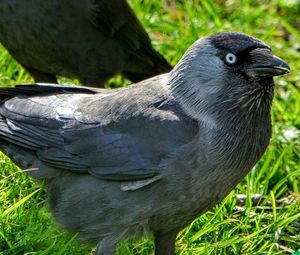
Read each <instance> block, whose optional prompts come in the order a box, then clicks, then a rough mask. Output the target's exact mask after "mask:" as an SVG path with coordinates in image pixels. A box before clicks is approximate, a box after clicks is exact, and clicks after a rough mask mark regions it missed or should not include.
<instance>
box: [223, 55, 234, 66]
mask: <svg viewBox="0 0 300 255" xmlns="http://www.w3.org/2000/svg"><path fill="white" fill-rule="evenodd" d="M225 61H226V63H227V64H229V65H234V64H235V63H236V61H237V57H236V55H234V54H232V53H227V54H226V56H225Z"/></svg>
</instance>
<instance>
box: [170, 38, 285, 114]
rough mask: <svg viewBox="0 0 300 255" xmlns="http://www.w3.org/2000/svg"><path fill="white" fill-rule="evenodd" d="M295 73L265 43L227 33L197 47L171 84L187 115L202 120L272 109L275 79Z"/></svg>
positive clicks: (172, 75) (175, 72)
mask: <svg viewBox="0 0 300 255" xmlns="http://www.w3.org/2000/svg"><path fill="white" fill-rule="evenodd" d="M289 70H290V68H289V66H288V65H287V64H286V63H285V62H284V61H283V60H281V59H280V58H278V57H276V56H275V55H273V53H272V50H271V48H270V47H269V46H268V45H266V44H265V43H264V42H262V41H260V40H258V39H256V38H253V37H251V36H248V35H245V34H241V33H229V32H223V33H217V34H214V35H211V36H208V37H205V38H203V39H200V40H198V41H196V42H195V43H194V44H193V45H192V46H191V47H190V48H189V49H188V50H187V52H186V53H185V54H184V56H183V57H182V59H181V60H180V61H179V63H178V64H177V65H176V67H175V68H174V69H173V70H172V71H171V73H170V80H169V84H170V86H171V90H172V92H173V94H174V95H175V97H176V98H177V99H178V100H179V101H180V102H181V103H182V105H183V107H184V108H185V109H186V111H187V112H188V113H189V114H190V115H191V116H193V117H195V118H197V117H198V116H208V115H213V114H216V112H217V111H219V112H222V111H223V110H227V109H226V108H228V110H229V109H233V108H236V109H241V108H244V109H248V110H249V109H253V107H254V109H258V108H259V107H263V108H268V107H270V104H271V101H272V98H273V85H274V82H273V76H277V75H283V74H286V73H288V72H289ZM223 113H224V112H222V113H221V114H223Z"/></svg>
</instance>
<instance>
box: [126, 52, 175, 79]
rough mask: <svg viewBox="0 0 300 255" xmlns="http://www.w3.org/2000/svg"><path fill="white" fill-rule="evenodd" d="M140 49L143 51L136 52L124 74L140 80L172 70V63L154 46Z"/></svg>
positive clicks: (129, 77)
mask: <svg viewBox="0 0 300 255" xmlns="http://www.w3.org/2000/svg"><path fill="white" fill-rule="evenodd" d="M140 51H143V52H135V53H136V54H134V55H133V58H132V59H130V62H129V63H128V65H127V66H126V68H124V70H123V75H124V76H125V77H126V78H127V79H129V80H131V81H132V82H139V81H142V80H145V79H147V78H150V77H153V76H156V75H159V74H163V73H168V72H170V71H171V70H172V68H173V67H172V66H171V64H170V63H169V62H168V61H167V60H166V59H165V58H164V57H163V56H162V55H161V54H160V53H159V52H157V51H156V50H155V49H154V48H152V47H144V48H142V49H140ZM141 57H142V58H141Z"/></svg>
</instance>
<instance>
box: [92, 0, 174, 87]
mask: <svg viewBox="0 0 300 255" xmlns="http://www.w3.org/2000/svg"><path fill="white" fill-rule="evenodd" d="M88 15H89V17H88V19H89V20H90V21H91V22H92V23H93V24H94V25H95V26H97V28H98V29H99V30H100V31H102V33H104V35H106V36H108V37H110V38H114V39H115V40H116V41H117V42H118V43H120V44H121V45H123V47H124V48H125V49H126V51H128V52H129V53H130V55H131V57H130V58H129V60H128V63H127V64H126V66H125V68H124V75H125V76H126V77H127V78H128V79H130V80H131V81H134V82H137V81H140V80H143V79H145V78H148V77H152V76H154V75H156V74H160V73H166V72H169V71H170V70H171V69H172V66H171V65H170V64H169V63H168V62H167V61H166V60H165V58H164V57H163V56H162V55H161V54H159V53H158V52H157V51H156V50H155V49H154V48H153V47H152V45H151V40H150V38H149V36H148V34H147V32H146V31H145V29H144V28H143V26H142V24H141V23H140V21H139V20H138V18H137V17H136V15H135V14H134V12H133V11H132V9H131V8H130V6H129V5H128V3H127V1H126V0H113V1H103V0H94V1H92V2H91V3H90V6H89V12H88ZM145 68H146V70H145ZM147 69H148V70H147Z"/></svg>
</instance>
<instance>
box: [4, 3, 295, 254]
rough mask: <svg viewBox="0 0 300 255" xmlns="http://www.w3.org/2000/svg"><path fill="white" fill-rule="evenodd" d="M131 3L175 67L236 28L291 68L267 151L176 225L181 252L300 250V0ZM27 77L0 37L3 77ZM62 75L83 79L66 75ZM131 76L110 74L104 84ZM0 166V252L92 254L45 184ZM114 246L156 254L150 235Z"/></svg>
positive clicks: (8, 82) (281, 85) (279, 90)
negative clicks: (57, 215) (54, 207)
mask: <svg viewBox="0 0 300 255" xmlns="http://www.w3.org/2000/svg"><path fill="white" fill-rule="evenodd" d="M129 3H130V5H131V7H132V8H133V10H134V11H135V13H136V15H137V16H138V18H139V19H140V21H141V23H142V24H143V26H144V27H145V29H146V30H147V32H148V33H149V35H150V37H151V39H152V43H153V46H154V47H155V48H156V49H157V50H158V51H159V52H160V53H162V55H164V56H165V58H166V59H167V60H168V61H169V62H170V63H171V64H173V65H175V64H176V63H177V62H178V60H179V59H180V58H181V56H182V55H183V53H184V52H185V51H186V50H187V48H188V47H189V46H190V45H191V44H192V43H193V42H194V41H195V40H197V39H198V38H201V37H203V36H205V35H209V34H212V33H215V32H220V31H236V32H243V33H246V34H249V35H252V36H255V37H257V38H259V39H261V40H263V41H265V42H266V43H267V44H269V45H270V46H271V48H272V49H273V51H274V53H275V54H276V55H277V56H279V57H281V58H282V59H284V60H285V61H286V62H287V63H288V64H289V65H290V67H291V73H290V74H288V75H286V76H284V77H278V78H277V77H276V78H275V79H276V81H275V82H276V84H277V86H276V95H275V100H274V102H273V109H272V115H273V138H272V141H271V144H270V146H269V148H268V150H267V152H266V153H265V155H264V157H263V158H262V159H261V160H260V161H259V163H258V164H257V165H256V167H255V168H254V169H253V170H252V171H251V172H250V173H249V174H248V175H247V177H246V178H245V179H244V180H243V181H242V182H241V183H240V184H239V185H238V187H237V188H236V189H235V190H234V191H232V192H231V193H230V195H229V196H228V197H227V198H226V199H225V200H224V201H223V202H222V203H221V204H219V205H218V206H216V207H215V208H214V209H213V210H211V211H210V212H207V213H206V214H205V215H203V216H201V217H200V218H199V219H197V220H195V222H194V223H193V224H192V225H191V226H189V227H188V228H186V229H184V230H183V231H182V232H181V233H180V235H179V236H178V238H177V254H272V255H273V254H293V255H299V254H300V251H298V253H297V250H298V249H300V198H299V192H300V138H299V133H300V71H299V69H300V60H299V56H300V1H299V0H287V1H283V0H282V1H281V0H273V1H247V0H244V1H243V0H240V1H237V0H228V1H210V0H207V1H196V0H195V1H191V0H186V1H184V0H181V1H180V0H176V1H175V0H161V1H160V0H131V1H129ZM32 82H33V79H32V78H31V77H30V76H29V74H27V72H26V71H25V70H23V69H22V67H21V66H20V65H19V64H18V63H17V62H16V61H15V60H14V59H13V58H11V57H10V56H9V54H8V53H7V51H6V50H5V49H4V48H3V47H2V46H1V45H0V85H1V86H13V85H15V84H17V83H32ZM59 82H60V83H75V84H79V82H78V81H76V80H70V79H66V78H62V77H59ZM129 83H130V82H129V81H126V80H124V79H123V78H121V77H115V78H113V79H111V80H110V81H109V82H108V83H107V85H106V87H107V88H116V87H120V86H124V85H128V84H129ZM0 174H1V177H0V255H10V254H28V255H29V254H30V255H31V254H35V255H37V254H39V255H41V254H43V255H46V254H55V255H56V254H70V255H71V254H93V252H94V250H93V245H90V244H78V243H77V242H76V236H72V235H70V234H66V233H64V232H62V231H60V230H59V228H58V227H57V226H56V224H55V223H54V222H53V221H52V218H51V215H50V213H49V212H48V209H47V207H45V206H44V205H45V197H46V196H45V195H46V194H45V191H44V188H43V186H42V185H41V184H39V183H37V182H35V181H34V180H33V179H31V178H29V177H28V176H27V175H26V174H24V173H22V172H21V171H20V170H18V169H17V168H16V167H15V166H14V165H13V164H12V163H11V162H10V161H9V160H8V159H7V158H6V157H5V156H3V155H2V154H1V155H0ZM239 194H241V195H239ZM254 194H257V195H256V197H253V196H254ZM251 196H252V198H253V199H251ZM118 254H119V255H131V254H143V255H146V254H153V243H152V241H151V240H150V239H149V238H145V239H139V240H133V241H128V242H123V243H122V244H121V245H120V248H119V251H118Z"/></svg>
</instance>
